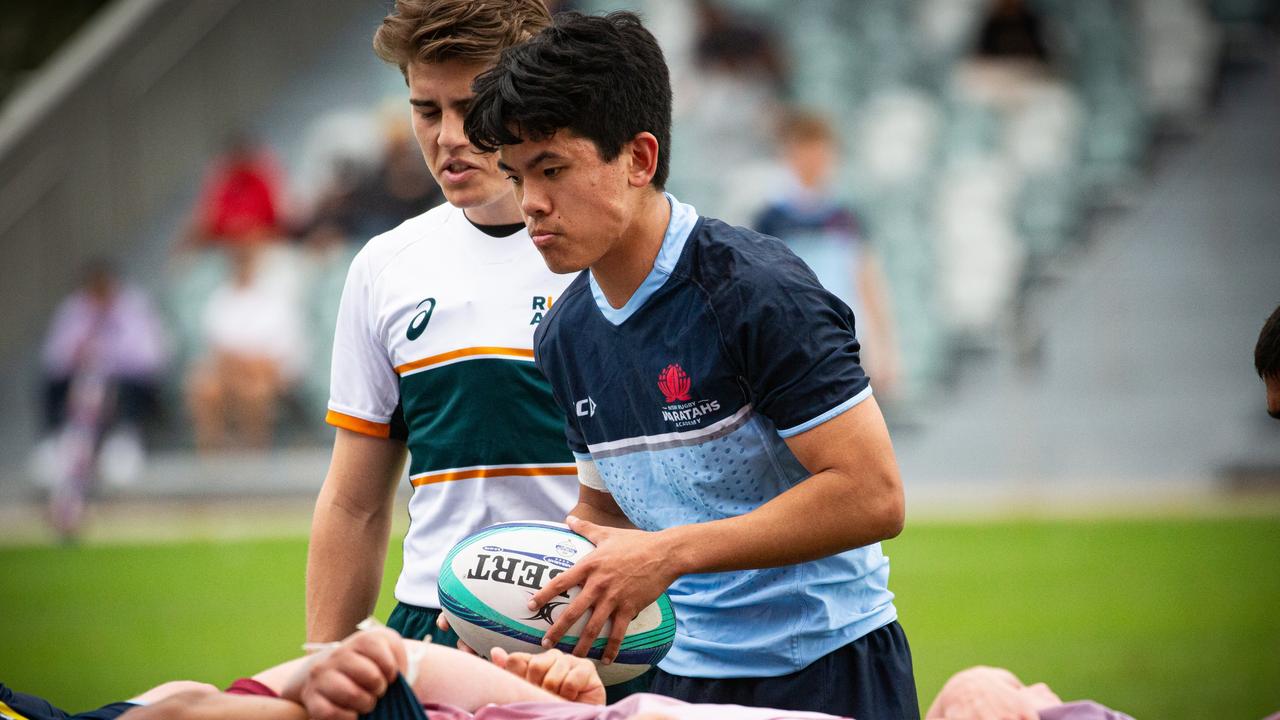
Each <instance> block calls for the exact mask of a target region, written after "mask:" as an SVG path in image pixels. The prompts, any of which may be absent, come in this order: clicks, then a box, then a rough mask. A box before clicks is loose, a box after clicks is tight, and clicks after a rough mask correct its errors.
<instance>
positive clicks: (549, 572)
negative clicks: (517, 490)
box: [440, 521, 676, 685]
mask: <svg viewBox="0 0 1280 720" xmlns="http://www.w3.org/2000/svg"><path fill="white" fill-rule="evenodd" d="M594 549H595V546H594V545H592V544H591V541H590V540H587V539H586V538H584V537H582V536H581V535H578V534H577V533H575V532H573V531H572V530H570V529H569V528H568V526H566V525H562V524H560V523H552V522H540V521H525V522H508V523H499V524H497V525H491V526H489V527H487V528H485V529H483V530H480V531H479V532H477V533H475V534H474V535H472V536H470V537H468V538H466V539H465V540H463V541H462V542H460V543H458V544H457V545H455V546H454V547H453V549H452V550H450V551H449V554H448V555H447V556H446V557H445V559H444V565H443V567H441V569H440V606H441V608H442V609H443V612H444V615H445V617H446V618H448V620H449V625H450V626H451V627H452V628H453V629H454V631H455V632H457V633H458V637H460V638H462V641H463V642H465V643H466V644H468V645H470V646H471V647H472V648H474V649H475V650H476V652H478V653H480V654H482V655H484V656H486V657H488V654H489V650H490V649H491V648H494V647H500V648H503V649H505V650H509V651H511V652H534V653H536V652H541V651H542V646H541V644H540V643H541V642H542V638H543V636H544V635H545V634H546V631H547V630H548V629H549V628H550V627H551V625H552V624H553V623H554V622H555V620H556V618H557V617H559V614H560V612H561V611H562V610H563V609H564V608H565V607H567V606H568V605H569V603H570V602H571V601H572V600H573V598H574V597H576V596H577V594H578V591H579V588H576V587H575V588H571V589H570V590H569V592H568V593H567V594H564V595H561V596H560V597H558V598H555V599H554V600H552V601H551V602H549V603H547V604H546V605H545V606H543V607H542V608H541V609H540V610H537V611H531V610H529V608H528V602H529V598H531V597H533V594H534V593H535V592H537V591H538V590H540V589H542V587H543V585H545V584H546V583H547V582H548V581H550V580H551V578H553V577H555V576H556V575H559V574H560V573H562V572H564V571H565V570H567V569H569V568H571V567H573V566H574V564H575V563H577V562H578V561H579V560H581V559H582V558H583V557H584V556H586V555H587V554H588V553H590V552H591V551H592V550H594ZM588 617H590V614H589V613H588V614H587V615H584V616H583V617H581V618H579V619H578V621H577V622H576V623H574V624H573V626H572V627H571V628H570V629H569V632H568V634H566V635H565V636H564V637H563V638H561V639H560V643H559V644H558V645H556V647H558V648H559V649H560V650H563V651H564V652H573V647H574V646H575V645H577V643H578V634H579V633H581V632H582V628H583V626H585V625H586V623H587V618H588ZM609 627H610V623H608V622H606V623H605V626H604V630H603V631H602V632H601V636H600V637H599V638H597V639H596V641H595V643H593V644H592V646H591V651H590V653H588V657H590V658H591V659H592V660H597V662H596V669H597V670H598V671H599V672H600V678H601V680H603V681H604V684H606V685H614V684H617V683H620V682H626V681H627V680H630V679H632V678H634V677H636V676H638V675H640V674H642V673H644V671H646V670H648V669H649V667H650V666H652V665H653V664H655V663H657V662H658V661H659V660H661V659H662V658H663V656H665V655H666V654H667V650H669V649H670V648H671V641H672V640H673V639H674V638H675V634H676V618H675V613H674V612H672V610H671V601H670V600H669V599H668V598H667V595H666V593H663V595H662V596H661V597H659V598H658V599H657V601H655V602H654V603H653V604H651V605H649V606H648V607H646V608H645V609H644V610H642V611H641V612H640V614H639V615H637V616H636V619H635V620H633V621H631V624H630V625H629V626H628V627H627V634H626V636H625V637H624V638H623V640H622V648H621V650H620V651H619V653H618V657H617V659H615V660H614V661H613V663H612V664H609V665H602V664H600V663H599V662H598V658H599V657H600V655H601V654H602V653H603V652H604V646H605V643H606V642H607V639H608V636H609Z"/></svg>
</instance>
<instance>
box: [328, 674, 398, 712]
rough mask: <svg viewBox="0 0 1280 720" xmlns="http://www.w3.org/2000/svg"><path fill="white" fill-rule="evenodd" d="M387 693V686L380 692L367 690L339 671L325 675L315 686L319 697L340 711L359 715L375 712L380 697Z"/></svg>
mask: <svg viewBox="0 0 1280 720" xmlns="http://www.w3.org/2000/svg"><path fill="white" fill-rule="evenodd" d="M385 691H386V687H385V686H384V687H383V688H382V689H381V690H378V691H373V690H370V689H366V688H365V687H363V686H361V685H360V684H358V683H357V682H356V681H355V680H353V679H352V677H351V676H350V675H349V674H347V673H344V672H338V671H330V672H326V673H323V674H322V675H321V676H320V677H318V678H317V680H316V684H315V692H316V695H317V696H319V697H322V698H324V699H325V700H326V701H328V702H329V703H330V704H332V705H333V706H334V707H335V708H338V709H339V710H342V711H348V710H351V711H355V712H357V713H366V712H369V711H370V710H373V706H374V705H375V704H377V701H378V697H379V696H381V695H382V693H383V692H385Z"/></svg>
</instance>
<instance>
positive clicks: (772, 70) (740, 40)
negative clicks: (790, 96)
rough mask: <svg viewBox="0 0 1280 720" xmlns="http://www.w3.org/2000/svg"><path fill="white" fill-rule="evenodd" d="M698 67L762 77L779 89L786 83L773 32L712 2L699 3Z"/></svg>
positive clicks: (697, 3) (709, 0)
mask: <svg viewBox="0 0 1280 720" xmlns="http://www.w3.org/2000/svg"><path fill="white" fill-rule="evenodd" d="M695 7H696V11H697V15H698V38H697V41H696V46H695V48H694V51H695V53H696V56H697V61H698V64H699V65H700V66H701V67H702V68H703V69H704V70H709V71H720V72H727V73H732V74H735V75H742V76H746V77H754V78H764V79H766V80H768V81H769V82H770V83H772V84H773V85H774V87H775V88H776V89H778V90H781V89H782V88H783V86H784V84H785V81H786V72H785V69H784V67H783V64H782V56H781V55H780V54H779V52H778V47H777V41H776V40H775V38H774V37H773V33H772V32H770V30H769V28H768V27H767V26H765V25H764V24H763V23H759V22H756V21H754V20H753V19H752V18H750V17H748V16H745V15H740V14H735V13H731V12H730V11H729V10H727V9H726V8H724V7H722V6H721V5H720V4H718V3H716V2H715V1H714V0H698V1H697V2H696V3H695Z"/></svg>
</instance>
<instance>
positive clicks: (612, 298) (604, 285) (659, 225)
mask: <svg viewBox="0 0 1280 720" xmlns="http://www.w3.org/2000/svg"><path fill="white" fill-rule="evenodd" d="M633 217H634V220H633V222H632V223H631V224H630V225H628V226H627V228H626V229H625V230H624V231H623V233H622V236H621V237H620V238H618V242H616V243H615V244H614V246H613V249H611V250H610V251H609V252H608V253H606V254H605V255H604V256H603V257H601V258H600V259H599V260H597V261H596V262H595V264H593V265H592V266H591V276H592V277H593V278H595V281H596V284H597V285H599V286H600V291H601V292H603V293H604V297H605V299H606V300H608V301H609V304H610V305H611V306H613V307H614V308H620V307H622V306H623V305H626V304H627V301H628V300H630V299H631V296H632V295H634V294H635V292H636V290H637V289H639V287H640V284H641V283H643V282H644V279H645V278H646V277H648V276H649V273H650V271H652V270H653V263H654V261H655V260H657V258H658V251H659V250H661V249H662V239H663V238H664V237H665V236H666V234H667V225H668V224H669V223H670V222H671V204H670V203H669V202H667V197H666V195H664V194H663V193H660V192H651V193H646V194H645V197H644V198H643V199H642V200H641V201H640V206H639V207H638V208H637V212H636V214H635V215H634V216H633Z"/></svg>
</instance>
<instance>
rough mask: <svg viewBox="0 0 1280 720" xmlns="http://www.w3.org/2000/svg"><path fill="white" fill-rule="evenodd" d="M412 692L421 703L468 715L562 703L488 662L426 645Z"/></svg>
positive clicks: (447, 649)
mask: <svg viewBox="0 0 1280 720" xmlns="http://www.w3.org/2000/svg"><path fill="white" fill-rule="evenodd" d="M424 650H425V655H423V657H422V660H421V665H419V667H420V668H421V669H420V670H419V672H418V677H417V679H416V680H415V681H414V684H413V690H414V693H416V694H417V696H418V699H419V700H421V701H423V702H434V703H440V704H445V705H455V706H457V707H460V708H462V709H463V710H466V711H468V712H472V711H475V710H476V709H478V708H480V707H482V706H484V705H488V704H490V703H493V704H496V705H502V704H505V703H515V702H556V701H560V700H562V698H559V697H557V696H555V695H553V694H551V693H549V692H547V691H546V690H543V689H541V688H539V687H536V686H534V685H531V684H529V683H527V682H525V681H524V680H522V679H521V678H518V677H516V676H515V675H512V674H511V673H509V672H507V671H506V670H502V669H499V668H497V667H495V666H494V665H492V664H491V663H489V661H487V660H483V659H481V658H478V657H476V656H475V655H469V654H467V653H463V652H460V651H458V650H456V649H454V648H449V647H445V646H443V645H430V644H428V645H426V646H425V648H424Z"/></svg>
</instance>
